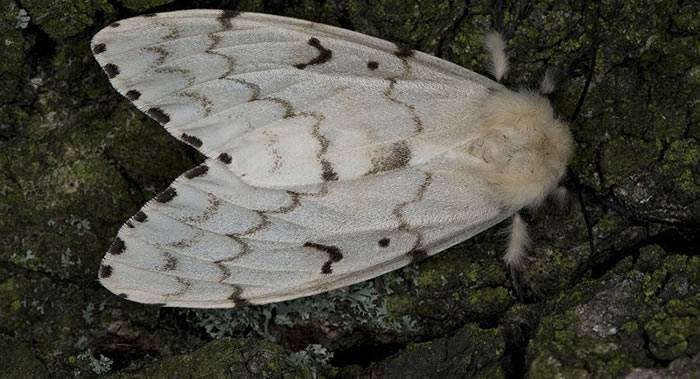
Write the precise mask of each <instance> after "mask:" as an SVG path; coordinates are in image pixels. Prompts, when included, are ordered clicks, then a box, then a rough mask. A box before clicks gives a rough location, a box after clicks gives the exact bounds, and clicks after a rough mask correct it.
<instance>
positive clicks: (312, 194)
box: [91, 10, 573, 308]
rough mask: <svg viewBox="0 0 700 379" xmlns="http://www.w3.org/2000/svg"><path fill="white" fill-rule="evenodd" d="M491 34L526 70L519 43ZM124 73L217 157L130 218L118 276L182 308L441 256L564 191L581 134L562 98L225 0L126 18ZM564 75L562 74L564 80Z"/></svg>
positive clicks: (121, 87) (352, 278)
mask: <svg viewBox="0 0 700 379" xmlns="http://www.w3.org/2000/svg"><path fill="white" fill-rule="evenodd" d="M486 42H487V43H486V46H487V48H488V49H489V50H490V51H491V54H492V56H493V58H492V59H493V74H494V76H495V78H496V79H497V80H498V81H500V79H501V78H502V77H503V76H504V75H505V73H506V70H507V56H506V54H505V51H504V47H503V40H502V39H501V38H500V37H499V36H498V35H497V34H491V35H489V37H488V38H487V40H486ZM91 48H92V52H93V53H94V56H95V58H96V59H97V62H99V64H100V65H101V67H102V68H103V70H104V72H105V73H106V74H107V76H108V78H109V81H110V82H111V84H112V86H113V87H114V88H115V89H116V90H117V91H118V92H119V93H120V94H122V95H123V96H125V97H126V98H127V99H129V100H130V101H131V102H132V103H133V104H134V105H135V106H136V107H138V109H140V110H141V111H143V112H145V113H146V114H147V115H148V116H150V117H151V118H153V119H154V120H155V121H157V122H158V123H160V124H161V125H162V126H163V127H165V129H166V130H167V131H168V132H169V133H170V134H172V135H173V136H174V137H176V138H178V139H180V140H181V141H183V142H184V143H186V144H189V145H191V146H192V147H194V148H196V149H197V150H198V151H200V152H201V153H202V154H204V155H205V156H206V157H207V159H206V161H205V162H204V163H203V164H201V165H199V166H197V167H194V168H192V169H191V170H189V171H187V172H185V173H184V174H182V175H181V176H180V177H178V178H177V179H176V180H175V181H174V182H173V183H172V184H171V185H170V186H169V187H168V188H167V189H165V190H164V191H163V192H161V193H160V194H159V195H157V196H156V197H155V198H154V199H153V200H151V201H149V202H148V203H147V204H146V205H144V206H143V208H141V210H140V211H138V213H136V214H135V215H134V216H133V217H132V218H131V219H129V220H128V221H127V222H126V223H125V224H124V225H123V226H122V227H121V229H120V230H119V232H118V235H117V237H116V238H115V240H114V242H113V243H112V245H111V247H110V248H109V251H108V252H107V254H106V255H105V257H104V260H103V261H102V263H101V266H100V269H99V279H100V282H101V283H102V284H103V285H104V286H105V287H106V288H107V289H109V290H110V291H112V292H113V293H115V294H118V295H119V296H121V297H123V298H126V299H129V300H133V301H137V302H141V303H151V304H159V305H165V306H172V307H193V308H226V307H234V306H240V305H245V304H263V303H270V302H278V301H283V300H288V299H293V298H298V297H302V296H309V295H313V294H317V293H321V292H324V291H328V290H331V289H334V288H338V287H343V286H347V285H350V284H353V283H357V282H360V281H364V280H367V279H370V278H373V277H376V276H378V275H381V274H384V273H386V272H389V271H392V270H396V269H398V268H400V267H402V266H405V265H407V264H409V263H411V262H414V261H416V260H418V259H422V258H425V257H428V256H431V255H434V254H436V253H438V252H440V251H442V250H445V249H447V248H448V247H450V246H453V245H455V244H457V243H459V242H462V241H464V240H466V239H468V238H471V237H472V236H474V235H476V234H477V233H480V232H482V231H484V230H486V229H488V228H490V227H492V226H494V225H496V224H498V223H500V222H502V221H504V220H506V219H508V218H512V222H513V223H512V232H511V237H510V241H509V245H508V248H507V251H506V254H505V257H504V259H505V261H506V263H507V264H508V265H510V266H511V267H513V268H519V267H520V266H521V264H522V260H523V257H525V254H526V253H525V248H526V245H527V232H526V226H525V223H524V221H523V220H522V218H521V217H520V216H519V214H518V212H519V211H520V210H521V209H523V208H526V207H536V206H537V205H538V204H540V203H541V202H542V201H543V199H544V198H545V197H547V196H548V195H549V194H551V193H553V192H555V191H556V190H557V188H558V184H559V181H560V180H561V179H562V176H563V175H564V173H565V171H566V166H567V162H568V161H569V159H570V157H571V155H572V151H573V147H572V138H571V134H570V131H569V128H568V126H567V125H566V124H565V123H564V122H563V121H560V120H559V119H558V118H557V117H556V116H555V115H554V112H553V110H552V107H551V105H550V103H549V102H548V100H547V99H546V98H545V97H544V96H542V95H541V94H538V93H535V92H529V91H511V90H509V89H507V88H505V87H504V86H503V85H502V84H500V83H499V82H498V81H494V80H491V79H489V78H486V77H484V76H482V75H479V74H477V73H474V72H472V71H470V70H467V69H465V68H462V67H460V66H457V65H455V64H452V63H449V62H447V61H444V60H441V59H439V58H436V57H433V56H430V55H427V54H424V53H421V52H417V51H413V50H411V49H409V48H406V47H404V46H399V45H397V44H394V43H391V42H387V41H384V40H381V39H377V38H373V37H370V36H367V35H363V34H360V33H356V32H352V31H348V30H344V29H340V28H337V27H332V26H327V25H322V24H318V23H314V22H308V21H302V20H297V19H292V18H286V17H278V16H271V15H265V14H255V13H237V12H231V11H221V10H186V11H176V12H168V13H158V14H149V15H145V16H139V17H134V18H129V19H126V20H122V21H118V22H114V23H112V24H111V25H109V26H107V27H105V28H104V29H102V30H101V31H100V32H99V33H97V34H96V35H95V36H94V38H93V40H92V43H91ZM550 87H551V85H549V84H548V83H547V80H545V81H544V82H543V86H542V88H543V89H544V92H546V91H547V90H548V88H550Z"/></svg>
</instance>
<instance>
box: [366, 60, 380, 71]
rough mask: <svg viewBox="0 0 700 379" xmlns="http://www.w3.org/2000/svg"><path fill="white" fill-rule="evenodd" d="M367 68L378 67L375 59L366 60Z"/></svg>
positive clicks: (374, 68)
mask: <svg viewBox="0 0 700 379" xmlns="http://www.w3.org/2000/svg"><path fill="white" fill-rule="evenodd" d="M367 68H368V69H370V70H376V69H377V68H379V63H378V62H376V61H369V62H367Z"/></svg>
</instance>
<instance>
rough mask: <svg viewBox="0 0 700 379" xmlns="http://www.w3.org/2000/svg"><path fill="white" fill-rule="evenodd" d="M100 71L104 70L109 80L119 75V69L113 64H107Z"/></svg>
mask: <svg viewBox="0 0 700 379" xmlns="http://www.w3.org/2000/svg"><path fill="white" fill-rule="evenodd" d="M102 69H103V70H105V73H106V74H107V77H108V78H110V79H112V78H114V77H115V76H117V75H119V67H117V65H116V64H114V63H107V64H106V65H105V66H104V67H102Z"/></svg>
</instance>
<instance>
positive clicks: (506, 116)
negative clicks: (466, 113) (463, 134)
mask: <svg viewBox="0 0 700 379" xmlns="http://www.w3.org/2000/svg"><path fill="white" fill-rule="evenodd" d="M481 115H482V116H481V125H480V126H479V129H478V131H477V132H476V137H475V138H474V139H473V140H472V141H471V142H470V143H469V144H468V146H467V150H468V152H469V153H470V154H471V155H473V156H475V157H477V158H479V159H480V160H481V161H483V162H484V166H483V171H481V172H480V173H479V174H480V175H481V176H482V177H484V178H485V179H486V181H487V182H488V183H489V184H490V185H491V186H493V187H494V189H495V190H496V191H497V193H498V194H499V195H500V196H501V199H500V200H501V201H502V203H503V204H505V205H507V206H510V207H511V208H512V209H513V210H518V209H520V208H523V207H526V206H537V205H538V204H539V203H541V202H542V200H544V198H545V197H547V195H548V194H549V193H550V192H551V191H552V190H554V189H555V188H556V186H557V184H558V183H559V181H560V179H561V178H562V176H563V175H564V173H565V172H566V166H567V164H568V162H569V159H570V158H571V155H572V153H573V139H572V137H571V132H570V131H569V127H568V125H566V124H565V123H564V122H562V121H560V120H558V119H557V118H556V117H555V115H554V112H553V110H552V107H551V105H550V104H549V101H548V100H547V99H546V98H544V97H542V96H540V95H538V94H536V93H534V92H528V91H523V92H514V91H509V90H499V91H496V92H493V93H492V94H491V95H490V96H489V97H488V98H487V99H486V100H485V101H484V104H483V108H482V113H481Z"/></svg>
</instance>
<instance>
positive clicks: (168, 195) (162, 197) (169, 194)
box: [156, 187, 177, 203]
mask: <svg viewBox="0 0 700 379" xmlns="http://www.w3.org/2000/svg"><path fill="white" fill-rule="evenodd" d="M175 196H177V191H175V188H173V187H168V188H166V189H165V191H163V192H161V193H159V194H158V196H156V201H157V202H159V203H167V202H168V201H170V200H172V199H173V198H174V197H175Z"/></svg>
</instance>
